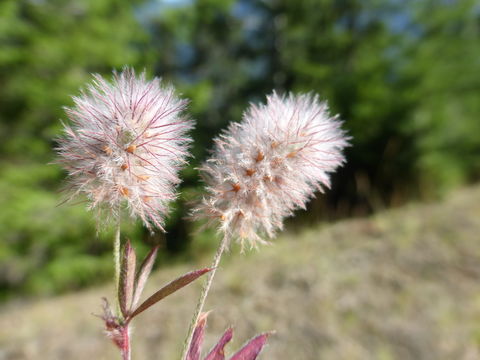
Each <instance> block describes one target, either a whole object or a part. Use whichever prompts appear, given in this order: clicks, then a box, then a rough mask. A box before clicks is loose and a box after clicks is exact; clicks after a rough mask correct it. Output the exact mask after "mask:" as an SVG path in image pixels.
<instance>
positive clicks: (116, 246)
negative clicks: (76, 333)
mask: <svg viewBox="0 0 480 360" xmlns="http://www.w3.org/2000/svg"><path fill="white" fill-rule="evenodd" d="M120 251H121V250H120V218H119V219H118V222H117V228H116V230H115V238H114V240H113V262H114V264H115V291H116V292H115V294H118V289H119V286H120V284H119V282H120ZM117 297H118V296H117ZM117 305H119V304H117Z"/></svg>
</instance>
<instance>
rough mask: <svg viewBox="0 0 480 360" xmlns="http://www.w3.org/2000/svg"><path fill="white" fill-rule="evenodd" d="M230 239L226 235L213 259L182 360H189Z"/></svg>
mask: <svg viewBox="0 0 480 360" xmlns="http://www.w3.org/2000/svg"><path fill="white" fill-rule="evenodd" d="M228 239H229V237H228V236H227V235H226V234H225V235H224V237H223V239H222V241H221V242H220V244H219V246H218V249H217V252H216V253H215V257H214V258H213V262H212V266H211V268H212V269H213V270H212V271H210V273H209V274H208V278H207V280H206V281H205V284H204V285H203V288H202V292H201V293H200V297H199V298H198V302H197V307H196V309H195V312H194V314H193V317H192V320H191V322H190V326H189V329H188V333H187V337H186V338H185V342H184V344H183V351H182V357H181V359H182V360H186V359H187V354H188V350H189V348H190V344H191V342H192V338H193V331H194V329H195V326H196V325H197V322H198V318H199V317H200V314H201V312H202V309H203V306H204V305H205V300H206V299H207V295H208V292H209V290H210V287H211V286H212V282H213V278H214V277H215V273H216V271H217V268H218V265H219V264H220V259H221V258H222V255H223V252H224V251H225V249H226V247H227V244H228Z"/></svg>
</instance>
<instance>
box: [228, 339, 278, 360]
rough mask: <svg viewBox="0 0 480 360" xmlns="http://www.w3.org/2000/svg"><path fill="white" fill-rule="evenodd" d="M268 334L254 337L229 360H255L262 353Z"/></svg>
mask: <svg viewBox="0 0 480 360" xmlns="http://www.w3.org/2000/svg"><path fill="white" fill-rule="evenodd" d="M269 335H270V334H268V333H267V334H262V335H258V336H256V337H254V338H253V339H252V340H250V341H249V342H248V343H247V344H246V345H245V346H244V347H243V348H241V349H240V351H238V352H237V353H236V354H235V355H233V356H232V358H231V359H230V360H255V359H256V358H257V356H258V354H260V351H262V348H263V346H264V345H265V343H266V342H267V339H268V336H269Z"/></svg>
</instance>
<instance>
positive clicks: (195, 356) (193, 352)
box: [187, 313, 208, 360]
mask: <svg viewBox="0 0 480 360" xmlns="http://www.w3.org/2000/svg"><path fill="white" fill-rule="evenodd" d="M207 317H208V313H203V314H201V315H200V317H199V319H198V321H197V326H195V330H194V332H193V337H192V342H191V344H190V349H188V354H187V360H200V354H201V352H202V344H203V336H204V334H205V325H206V324H207Z"/></svg>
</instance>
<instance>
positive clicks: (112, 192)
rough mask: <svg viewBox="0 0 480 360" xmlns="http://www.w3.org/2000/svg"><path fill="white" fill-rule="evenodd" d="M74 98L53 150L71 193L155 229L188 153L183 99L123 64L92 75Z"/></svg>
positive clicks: (90, 203)
mask: <svg viewBox="0 0 480 360" xmlns="http://www.w3.org/2000/svg"><path fill="white" fill-rule="evenodd" d="M74 103H75V105H74V106H73V107H71V108H66V112H67V115H68V117H69V119H70V121H71V123H72V125H71V126H69V125H64V135H63V137H62V138H60V139H59V146H58V148H57V151H58V154H59V156H60V160H59V163H61V164H62V165H63V166H64V168H65V169H66V170H67V171H68V174H69V177H70V185H71V186H70V187H71V190H72V193H71V197H74V196H76V195H78V194H84V195H86V197H87V199H88V201H89V208H96V209H99V210H100V209H105V210H106V212H107V213H109V214H112V213H113V214H114V216H120V215H119V211H120V209H121V208H123V207H126V208H127V209H128V211H129V213H130V215H131V216H132V217H134V218H136V217H138V218H140V219H141V220H142V221H143V222H144V223H145V225H146V226H147V227H149V228H151V227H152V225H153V226H155V227H159V228H162V224H163V218H164V215H165V214H166V212H167V210H168V203H169V201H170V200H172V199H174V198H175V185H176V184H178V183H179V182H180V180H179V178H178V175H177V172H178V170H179V168H180V167H181V165H183V164H184V163H185V158H186V157H187V155H188V153H187V148H188V144H189V142H190V138H189V137H188V136H187V134H186V133H187V131H188V130H190V129H191V128H192V127H193V122H191V121H190V120H188V119H187V118H186V117H185V115H184V114H183V112H184V110H185V107H186V101H185V100H182V99H180V98H178V97H177V96H176V95H175V91H174V88H173V87H172V86H170V85H164V84H162V83H161V81H160V79H157V78H155V79H153V80H152V81H147V80H146V79H145V74H141V75H140V76H138V77H136V76H135V73H134V71H133V70H130V69H126V70H124V71H123V72H122V73H120V74H117V73H114V77H113V81H112V82H107V81H106V80H105V79H103V78H102V77H101V76H99V75H96V76H95V78H94V80H93V82H92V84H91V85H90V86H89V87H88V88H87V90H86V91H84V92H82V94H81V95H80V96H79V97H74Z"/></svg>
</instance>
